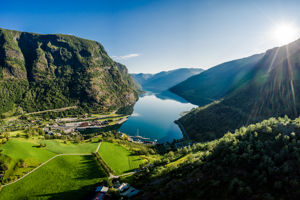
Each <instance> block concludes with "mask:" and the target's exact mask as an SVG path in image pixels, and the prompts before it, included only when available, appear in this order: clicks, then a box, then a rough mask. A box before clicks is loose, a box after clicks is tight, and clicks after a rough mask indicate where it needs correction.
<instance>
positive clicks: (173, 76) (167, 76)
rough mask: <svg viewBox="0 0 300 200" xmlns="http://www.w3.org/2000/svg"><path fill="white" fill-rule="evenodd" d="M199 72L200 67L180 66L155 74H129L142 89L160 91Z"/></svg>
mask: <svg viewBox="0 0 300 200" xmlns="http://www.w3.org/2000/svg"><path fill="white" fill-rule="evenodd" d="M201 72H203V69H200V68H180V69H175V70H171V71H163V72H159V73H157V74H144V73H139V74H131V75H132V77H133V78H134V79H135V81H136V82H137V83H139V84H140V85H141V88H142V89H143V90H146V91H152V92H162V91H165V90H168V89H169V88H171V87H173V86H174V85H176V84H178V83H180V82H182V81H184V80H186V79H187V78H189V77H191V76H193V75H196V74H199V73H201Z"/></svg>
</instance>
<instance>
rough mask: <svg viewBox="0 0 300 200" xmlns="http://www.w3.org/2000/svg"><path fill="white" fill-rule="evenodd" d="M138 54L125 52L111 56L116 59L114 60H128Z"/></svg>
mask: <svg viewBox="0 0 300 200" xmlns="http://www.w3.org/2000/svg"><path fill="white" fill-rule="evenodd" d="M138 56H140V54H138V53H131V54H127V55H124V56H112V58H114V59H116V60H128V59H130V58H134V57H138Z"/></svg>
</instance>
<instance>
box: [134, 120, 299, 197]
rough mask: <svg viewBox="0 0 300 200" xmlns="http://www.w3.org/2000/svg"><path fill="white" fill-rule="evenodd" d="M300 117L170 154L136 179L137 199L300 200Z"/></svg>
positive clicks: (256, 126) (242, 130) (252, 127)
mask: <svg viewBox="0 0 300 200" xmlns="http://www.w3.org/2000/svg"><path fill="white" fill-rule="evenodd" d="M299 122H300V118H297V119H295V120H291V119H289V118H288V117H284V118H279V119H276V118H270V119H268V120H264V121H262V122H260V123H257V124H251V125H249V126H248V127H243V128H240V129H239V130H236V131H235V132H234V133H227V134H226V135H225V136H223V137H222V138H221V139H218V140H215V141H211V142H207V143H194V144H193V145H191V146H187V147H184V148H181V149H178V150H177V151H175V150H174V151H173V152H172V151H170V152H168V153H165V154H164V156H162V157H161V159H160V162H156V163H153V164H152V165H148V166H146V168H145V169H144V170H143V171H141V172H140V173H139V174H136V175H135V179H134V180H135V184H136V187H137V188H139V189H141V190H142V191H143V193H141V194H140V195H139V196H136V197H135V198H134V199H144V200H148V199H153V197H155V199H158V200H159V199H190V200H193V199H208V200H215V199H226V200H229V199H231V200H239V199H245V200H260V199H293V200H294V199H295V200H296V199H299V196H300V191H299V190H298V188H299V184H300V181H299V180H300V179H299V177H300V171H299V166H300V162H299V160H300V154H299V150H300V129H299Z"/></svg>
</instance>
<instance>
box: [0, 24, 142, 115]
mask: <svg viewBox="0 0 300 200" xmlns="http://www.w3.org/2000/svg"><path fill="white" fill-rule="evenodd" d="M136 99H137V92H136V88H135V86H134V84H133V80H132V79H131V76H130V75H129V74H128V72H127V69H126V67H125V66H123V65H121V64H119V63H116V62H114V61H113V60H112V59H111V58H110V57H109V56H108V55H107V53H106V51H105V50H104V47H103V46H102V45H101V44H100V43H98V42H95V41H90V40H86V39H81V38H78V37H75V36H71V35H62V34H53V35H41V34H35V33H26V32H18V31H11V30H5V29H0V113H5V112H7V111H10V110H17V109H16V108H22V109H23V110H24V111H27V112H32V111H37V110H46V109H53V108H60V107H66V106H70V105H79V106H82V107H86V108H91V107H93V109H94V111H96V110H98V111H104V110H107V109H112V108H117V107H120V106H124V105H128V104H133V103H134V102H135V101H136Z"/></svg>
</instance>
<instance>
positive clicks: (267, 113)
mask: <svg viewBox="0 0 300 200" xmlns="http://www.w3.org/2000/svg"><path fill="white" fill-rule="evenodd" d="M299 57H300V40H297V41H295V42H293V43H290V44H288V45H285V46H282V47H277V48H273V49H270V50H268V51H266V53H265V54H264V55H263V57H262V58H261V59H260V60H259V61H258V62H257V63H256V64H255V65H253V66H252V67H251V70H250V71H249V72H247V73H246V77H248V79H247V80H246V81H245V82H244V83H243V84H238V85H237V87H235V88H234V89H233V90H232V91H230V93H227V94H226V95H225V96H224V97H221V98H220V99H218V100H217V101H216V102H213V103H211V104H209V105H206V106H204V107H200V108H197V109H194V110H193V111H191V112H190V113H188V114H187V115H185V116H183V117H182V118H180V119H179V121H180V122H181V123H182V124H183V126H184V127H185V129H186V131H187V132H188V133H189V134H190V136H191V137H192V138H193V139H196V140H198V141H207V140H212V139H215V138H220V137H222V136H223V134H224V133H225V132H226V131H234V130H235V129H236V128H239V127H241V126H244V125H248V124H250V123H256V122H258V121H261V120H264V119H266V118H269V117H282V116H284V115H288V116H289V117H291V118H295V117H297V116H298V113H299V112H300V105H299V103H298V102H299V98H300V96H299V94H300V81H299V80H300V59H299ZM200 75H201V74H200ZM198 95H201V94H198Z"/></svg>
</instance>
